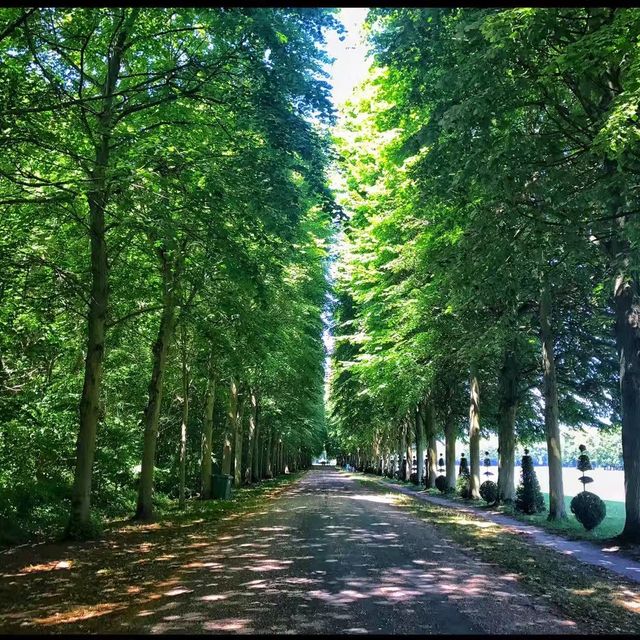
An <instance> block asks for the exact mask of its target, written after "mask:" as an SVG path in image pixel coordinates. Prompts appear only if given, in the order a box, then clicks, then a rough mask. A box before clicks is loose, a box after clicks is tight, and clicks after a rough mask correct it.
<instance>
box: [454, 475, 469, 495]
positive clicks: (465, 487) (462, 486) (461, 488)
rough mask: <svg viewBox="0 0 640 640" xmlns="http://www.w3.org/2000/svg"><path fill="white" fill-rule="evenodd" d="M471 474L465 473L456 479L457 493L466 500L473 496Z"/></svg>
mask: <svg viewBox="0 0 640 640" xmlns="http://www.w3.org/2000/svg"><path fill="white" fill-rule="evenodd" d="M470 479H471V478H470V477H469V474H467V473H463V474H461V475H459V476H458V479H457V480H456V493H457V494H458V495H459V496H460V497H461V498H464V499H465V500H468V499H469V498H470V497H471V491H470V489H469V480H470Z"/></svg>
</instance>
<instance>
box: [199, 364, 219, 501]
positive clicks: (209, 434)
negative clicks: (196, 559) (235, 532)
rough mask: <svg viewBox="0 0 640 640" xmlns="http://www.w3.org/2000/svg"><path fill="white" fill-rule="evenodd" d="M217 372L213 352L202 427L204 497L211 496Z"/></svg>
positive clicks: (206, 498)
mask: <svg viewBox="0 0 640 640" xmlns="http://www.w3.org/2000/svg"><path fill="white" fill-rule="evenodd" d="M215 393H216V383H215V372H214V368H213V354H211V355H210V356H209V379H208V381H207V392H206V394H205V401H204V421H203V427H202V464H201V467H200V470H201V478H200V479H201V484H202V498H203V500H209V499H210V498H211V456H212V455H213V408H214V404H215Z"/></svg>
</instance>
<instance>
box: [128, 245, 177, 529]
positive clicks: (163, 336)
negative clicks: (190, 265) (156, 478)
mask: <svg viewBox="0 0 640 640" xmlns="http://www.w3.org/2000/svg"><path fill="white" fill-rule="evenodd" d="M159 255H160V259H161V261H162V274H163V283H164V293H163V301H162V316H161V318H160V328H159V329H158V337H157V339H156V342H155V344H154V345H153V370H152V373H151V381H150V382H149V399H148V401H147V406H146V408H145V410H144V442H143V449H142V465H141V469H140V485H139V487H138V504H137V507H136V513H135V516H134V518H135V519H137V520H144V521H151V520H153V474H154V470H155V458H156V441H157V438H158V419H159V417H160V405H161V402H162V387H163V381H164V374H165V370H166V365H167V355H168V353H169V345H170V342H171V338H172V336H173V328H174V324H175V308H176V298H175V280H176V277H177V270H178V269H177V267H176V268H175V269H174V273H173V278H171V262H170V260H169V258H168V257H167V255H166V252H165V251H164V250H163V249H160V250H159Z"/></svg>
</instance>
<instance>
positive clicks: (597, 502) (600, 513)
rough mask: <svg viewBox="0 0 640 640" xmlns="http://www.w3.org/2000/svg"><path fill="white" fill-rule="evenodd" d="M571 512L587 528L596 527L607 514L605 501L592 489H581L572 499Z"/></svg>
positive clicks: (589, 529) (588, 529)
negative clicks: (592, 491)
mask: <svg viewBox="0 0 640 640" xmlns="http://www.w3.org/2000/svg"><path fill="white" fill-rule="evenodd" d="M570 506H571V513H573V514H574V515H575V516H576V519H577V520H578V522H580V523H582V526H583V527H584V528H585V529H586V530H587V531H591V529H595V528H596V527H597V526H598V525H599V524H600V523H601V522H602V521H603V520H604V518H605V516H606V515H607V506H606V505H605V503H604V502H603V501H602V500H601V499H600V497H599V496H597V495H596V494H595V493H591V491H581V492H580V493H579V494H578V495H577V496H575V497H574V498H573V499H572V500H571V505H570Z"/></svg>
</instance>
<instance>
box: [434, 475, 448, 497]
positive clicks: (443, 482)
mask: <svg viewBox="0 0 640 640" xmlns="http://www.w3.org/2000/svg"><path fill="white" fill-rule="evenodd" d="M436 489H437V490H438V491H440V493H446V491H447V477H446V476H442V475H440V476H438V477H437V478H436Z"/></svg>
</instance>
